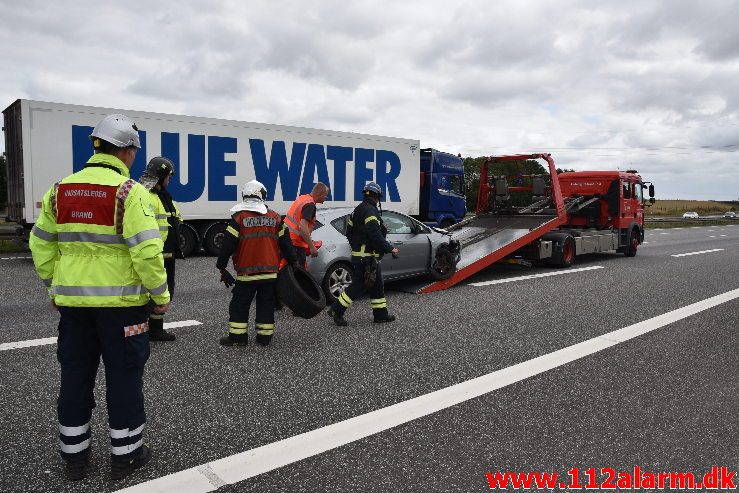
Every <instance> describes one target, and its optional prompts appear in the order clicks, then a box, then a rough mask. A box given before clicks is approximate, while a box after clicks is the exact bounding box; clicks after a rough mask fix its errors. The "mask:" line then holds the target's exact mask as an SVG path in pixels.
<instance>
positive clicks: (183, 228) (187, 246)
mask: <svg viewBox="0 0 739 493" xmlns="http://www.w3.org/2000/svg"><path fill="white" fill-rule="evenodd" d="M197 246H198V234H197V232H196V231H195V230H194V229H193V228H192V227H191V226H188V225H187V224H181V225H180V250H182V255H183V256H184V257H189V256H190V255H192V254H193V252H195V249H196V248H197Z"/></svg>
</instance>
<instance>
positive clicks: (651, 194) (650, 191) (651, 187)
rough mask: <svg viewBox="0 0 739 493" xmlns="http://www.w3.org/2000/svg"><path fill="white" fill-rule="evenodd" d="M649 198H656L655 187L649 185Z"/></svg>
mask: <svg viewBox="0 0 739 493" xmlns="http://www.w3.org/2000/svg"><path fill="white" fill-rule="evenodd" d="M649 196H650V197H652V198H654V185H649ZM652 203H654V202H652Z"/></svg>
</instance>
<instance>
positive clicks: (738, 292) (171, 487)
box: [117, 289, 739, 493]
mask: <svg viewBox="0 0 739 493" xmlns="http://www.w3.org/2000/svg"><path fill="white" fill-rule="evenodd" d="M736 298H739V289H734V290H732V291H729V292H727V293H723V294H720V295H717V296H713V297H711V298H708V299H705V300H703V301H699V302H697V303H693V304H691V305H688V306H684V307H682V308H678V309H677V310H673V311H671V312H667V313H664V314H662V315H658V316H656V317H654V318H650V319H648V320H644V321H642V322H638V323H635V324H633V325H629V326H628V327H624V328H622V329H618V330H614V331H612V332H609V333H607V334H604V335H602V336H598V337H594V338H592V339H588V340H587V341H583V342H580V343H577V344H574V345H572V346H569V347H566V348H563V349H560V350H558V351H554V352H553V353H549V354H545V355H542V356H539V357H537V358H534V359H530V360H528V361H524V362H523V363H519V364H517V365H513V366H509V367H508V368H503V369H502V370H497V371H494V372H492V373H488V374H487V375H483V376H481V377H477V378H473V379H472V380H467V381H466V382H462V383H458V384H456V385H452V386H450V387H447V388H444V389H441V390H437V391H435V392H431V393H429V394H424V395H422V396H419V397H416V398H414V399H410V400H407V401H404V402H399V403H398V404H393V405H392V406H388V407H385V408H382V409H378V410H377V411H372V412H369V413H367V414H362V415H360V416H356V417H354V418H350V419H347V420H345V421H340V422H338V423H334V424H332V425H328V426H324V427H323V428H318V429H315V430H312V431H309V432H306V433H302V434H300V435H295V436H292V437H290V438H286V439H284V440H279V441H277V442H273V443H270V444H267V445H264V446H262V447H257V448H255V449H251V450H247V451H245V452H241V453H238V454H234V455H231V456H229V457H224V458H222V459H218V460H215V461H213V462H208V463H206V464H202V465H200V466H196V467H193V468H190V469H185V470H183V471H179V472H176V473H173V474H170V475H167V476H162V477H160V478H156V479H152V480H150V481H146V482H144V483H139V484H137V485H134V486H130V487H128V488H125V489H122V490H118V492H117V493H154V492H157V493H167V492H172V493H206V492H209V491H215V490H217V489H218V488H219V486H218V485H220V482H221V481H222V482H224V483H226V484H235V483H238V482H240V481H244V480H247V479H249V478H253V477H255V476H258V475H260V474H264V473H266V472H269V471H272V470H274V469H277V468H280V467H283V466H286V465H288V464H292V463H294V462H298V461H301V460H303V459H307V458H308V457H313V456H314V455H318V454H321V453H323V452H326V451H329V450H332V449H335V448H338V447H341V446H343V445H346V444H348V443H352V442H354V441H357V440H361V439H363V438H366V437H368V436H371V435H374V434H376V433H380V432H382V431H385V430H388V429H390V428H393V427H395V426H399V425H402V424H404V423H408V422H409V421H413V420H415V419H418V418H422V417H424V416H428V415H429V414H433V413H435V412H437V411H441V410H443V409H447V408H449V407H452V406H455V405H457V404H460V403H462V402H466V401H468V400H471V399H474V398H476V397H480V396H482V395H485V394H488V393H490V392H492V391H494V390H498V389H501V388H503V387H506V386H508V385H511V384H514V383H516V382H520V381H521V380H525V379H527V378H530V377H533V376H535V375H538V374H540V373H544V372H546V371H549V370H552V369H554V368H557V367H559V366H562V365H566V364H567V363H571V362H572V361H576V360H578V359H581V358H584V357H586V356H589V355H591V354H594V353H597V352H599V351H602V350H604V349H607V348H610V347H612V346H615V345H616V344H620V343H622V342H626V341H628V340H630V339H633V338H634V337H637V336H640V335H642V334H646V333H648V332H651V331H653V330H656V329H659V328H660V327H664V326H665V325H668V324H671V323H673V322H677V321H678V320H682V319H684V318H687V317H690V316H691V315H695V314H696V313H700V312H702V311H704V310H708V309H709V308H713V307H714V306H718V305H720V304H722V303H726V302H728V301H731V300H733V299H736ZM206 474H207V476H206ZM214 476H215V477H214Z"/></svg>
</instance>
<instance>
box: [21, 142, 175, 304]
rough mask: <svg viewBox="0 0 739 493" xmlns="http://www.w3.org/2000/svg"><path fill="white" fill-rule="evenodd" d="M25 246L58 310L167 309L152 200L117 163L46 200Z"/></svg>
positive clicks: (93, 167) (96, 164) (99, 158)
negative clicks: (149, 306)
mask: <svg viewBox="0 0 739 493" xmlns="http://www.w3.org/2000/svg"><path fill="white" fill-rule="evenodd" d="M29 245H30V247H31V253H32V255H33V263H34V265H35V266H36V272H38V275H39V277H40V278H41V280H42V281H43V282H44V284H45V285H46V286H47V287H48V288H49V295H50V296H51V298H52V299H53V300H54V301H55V303H56V304H57V305H60V306H75V307H124V306H141V305H144V304H146V303H147V302H148V301H149V299H150V298H151V300H153V301H154V303H156V304H157V305H163V304H166V303H169V290H168V289H167V274H166V271H165V270H164V261H163V259H162V245H163V242H162V237H161V235H160V232H159V225H158V223H157V220H156V213H155V211H154V208H153V206H152V203H151V199H150V198H149V192H148V190H146V188H144V187H143V186H142V185H140V184H139V183H137V182H135V181H134V180H131V179H130V178H129V171H128V168H127V167H126V165H125V164H123V162H122V161H121V160H119V159H118V158H116V157H115V156H111V155H109V154H102V153H98V154H95V155H93V156H92V157H91V158H90V160H89V161H88V162H87V164H86V165H85V168H84V169H82V170H81V171H78V172H77V173H74V174H72V175H70V176H68V177H66V178H64V179H63V180H61V181H60V182H58V183H55V184H54V185H53V186H52V187H51V188H50V189H49V191H48V192H46V194H45V195H44V198H43V202H42V207H41V214H40V215H39V218H38V221H36V224H35V225H34V227H33V229H32V231H31V236H30V241H29Z"/></svg>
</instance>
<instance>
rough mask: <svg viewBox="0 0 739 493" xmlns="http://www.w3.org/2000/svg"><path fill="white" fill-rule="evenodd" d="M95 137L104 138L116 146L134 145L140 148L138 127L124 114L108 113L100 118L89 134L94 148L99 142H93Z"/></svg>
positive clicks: (97, 146)
mask: <svg viewBox="0 0 739 493" xmlns="http://www.w3.org/2000/svg"><path fill="white" fill-rule="evenodd" d="M96 139H100V140H104V141H105V142H109V143H111V144H113V145H114V146H116V147H130V146H134V147H137V148H139V149H141V142H140V141H139V129H138V128H136V124H135V123H134V122H132V121H131V120H129V119H128V117H126V116H124V115H118V114H116V115H108V116H106V117H105V118H103V119H102V120H100V121H99V122H98V124H97V125H95V128H94V129H93V131H92V133H91V134H90V140H91V141H92V145H93V147H94V148H95V149H97V148H99V147H100V145H99V143H96V142H95V140H96ZM96 144H97V145H96Z"/></svg>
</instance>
